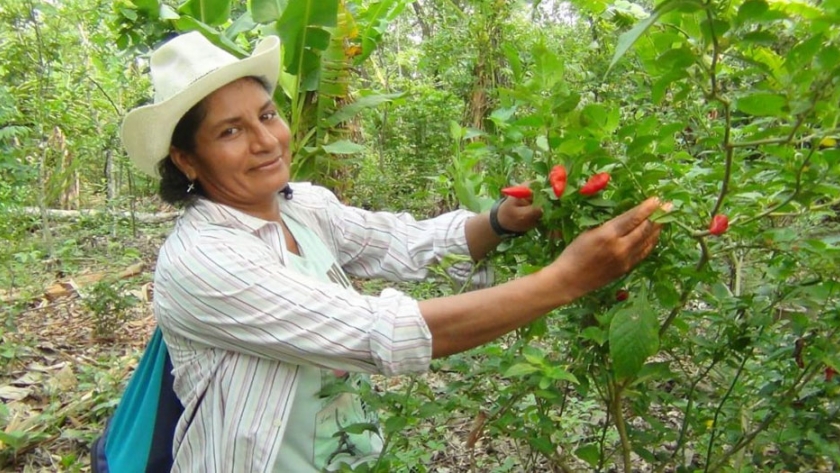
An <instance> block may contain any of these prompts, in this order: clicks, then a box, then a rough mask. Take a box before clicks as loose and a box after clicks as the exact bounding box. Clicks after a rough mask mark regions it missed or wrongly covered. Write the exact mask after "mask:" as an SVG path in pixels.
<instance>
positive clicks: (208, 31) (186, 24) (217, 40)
mask: <svg viewBox="0 0 840 473" xmlns="http://www.w3.org/2000/svg"><path fill="white" fill-rule="evenodd" d="M173 24H174V25H175V28H176V29H177V30H178V31H180V32H187V31H200V32H201V34H203V35H204V37H206V38H207V39H208V40H210V42H211V43H213V44H215V45H216V46H218V47H220V48H223V49H226V50H228V51H229V52H231V53H232V54H237V55H239V56H240V57H244V56H247V55H248V52H247V51H245V50H243V49H242V48H240V47H239V45H237V44H236V43H234V42H233V41H231V40H230V39H228V38H227V37H226V36H225V35H223V34H221V33H219V32H218V31H216V29H215V28H213V27H211V26H210V25H208V24H206V23H203V22H201V21H198V20H197V19H195V18H193V17H191V16H182V17H180V18H178V19H177V20H175V21H173Z"/></svg>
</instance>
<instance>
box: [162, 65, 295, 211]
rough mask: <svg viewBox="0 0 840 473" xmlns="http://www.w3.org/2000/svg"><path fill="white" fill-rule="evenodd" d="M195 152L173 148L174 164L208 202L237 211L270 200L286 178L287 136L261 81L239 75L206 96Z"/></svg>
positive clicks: (288, 150)
mask: <svg viewBox="0 0 840 473" xmlns="http://www.w3.org/2000/svg"><path fill="white" fill-rule="evenodd" d="M204 109H205V111H206V115H205V117H204V119H203V120H202V121H201V124H200V125H199V127H198V130H197V131H196V134H195V152H194V153H188V152H185V151H183V150H180V149H178V148H175V147H173V148H172V149H171V150H170V153H171V156H172V159H173V160H174V161H175V164H176V165H177V166H178V168H179V169H181V171H182V172H184V173H185V174H186V175H187V177H188V178H190V179H192V180H197V181H198V182H199V184H201V187H202V189H203V190H204V192H205V193H206V194H207V197H209V198H210V199H211V200H213V201H215V202H218V203H221V204H226V205H230V206H232V207H235V208H238V209H249V208H254V207H259V206H262V205H265V204H267V203H270V202H273V200H274V199H275V198H276V195H277V193H278V192H279V191H280V189H282V188H283V187H285V186H286V184H287V183H288V182H289V176H290V171H289V166H290V165H291V151H290V149H289V142H290V140H291V135H290V132H289V127H288V126H287V125H286V122H285V121H283V119H282V118H280V116H279V115H278V114H277V107H276V106H275V105H274V102H273V101H272V99H271V96H270V95H269V94H268V92H266V90H265V89H264V88H263V87H262V85H261V84H260V83H259V82H257V81H256V80H253V79H247V78H246V79H239V80H237V81H235V82H231V83H230V84H228V85H226V86H224V87H222V88H220V89H218V90H216V91H215V92H213V93H212V94H211V95H209V96H207V98H206V99H205V100H204Z"/></svg>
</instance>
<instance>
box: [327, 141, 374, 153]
mask: <svg viewBox="0 0 840 473" xmlns="http://www.w3.org/2000/svg"><path fill="white" fill-rule="evenodd" d="M322 148H323V150H324V151H326V152H327V153H331V154H356V153H362V152H364V151H365V149H367V148H365V147H364V146H362V145H360V144H356V143H353V142H352V141H347V140H340V141H334V142H332V143H330V144H328V145H324V146H323V147H322Z"/></svg>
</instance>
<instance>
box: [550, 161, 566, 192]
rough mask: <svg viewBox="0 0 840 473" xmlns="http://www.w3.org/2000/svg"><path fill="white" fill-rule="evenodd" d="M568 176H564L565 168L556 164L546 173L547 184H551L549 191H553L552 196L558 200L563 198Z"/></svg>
mask: <svg viewBox="0 0 840 473" xmlns="http://www.w3.org/2000/svg"><path fill="white" fill-rule="evenodd" d="M567 177H568V175H567V174H566V166H563V165H562V164H558V165H556V166H554V167H553V168H551V172H550V173H548V182H549V184H551V189H552V190H553V191H554V195H555V196H556V197H557V198H558V199H559V198H560V197H562V196H563V192H565V191H566V179H567Z"/></svg>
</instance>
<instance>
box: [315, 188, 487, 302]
mask: <svg viewBox="0 0 840 473" xmlns="http://www.w3.org/2000/svg"><path fill="white" fill-rule="evenodd" d="M324 193H325V194H326V196H325V197H324V198H325V199H326V201H327V214H328V216H329V222H328V223H329V225H330V227H331V230H332V232H331V233H332V236H333V241H332V242H330V243H331V244H332V245H334V247H335V248H336V253H337V260H338V261H339V264H340V265H341V266H342V268H344V270H345V271H347V272H348V273H349V274H352V275H354V276H357V277H366V278H374V277H377V278H383V279H387V280H389V281H419V280H423V279H425V278H426V277H428V275H429V267H430V266H432V265H435V264H438V263H441V262H443V261H444V259H445V258H446V257H447V256H454V257H456V258H455V259H454V260H453V264H451V265H447V269H446V271H447V272H448V273H449V275H450V276H452V277H453V278H454V279H455V280H456V281H457V282H459V283H461V284H463V283H464V282H465V281H467V280H468V278H469V279H470V285H471V286H472V287H487V286H489V285H490V284H492V282H493V272H492V269H491V268H490V266H489V265H488V264H484V263H483V262H482V263H479V264H476V263H474V262H473V261H472V259H471V258H470V256H469V254H470V252H469V247H468V245H467V237H466V232H465V224H466V221H467V219H468V218H470V217H472V216H473V215H475V214H473V213H472V212H469V211H466V210H456V211H452V212H449V213H446V214H443V215H440V216H438V217H435V218H430V219H426V220H419V221H418V220H416V219H415V218H414V217H412V216H411V215H409V214H407V213H400V214H394V213H390V212H370V211H367V210H363V209H359V208H355V207H350V206H346V205H343V204H341V202H339V201H338V199H336V197H335V196H334V195H333V194H332V193H330V192H328V191H326V190H324Z"/></svg>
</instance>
